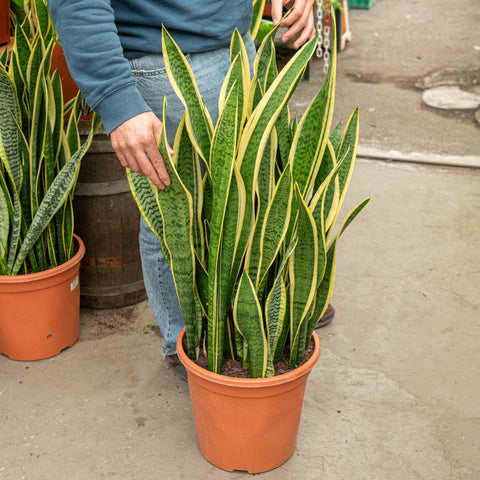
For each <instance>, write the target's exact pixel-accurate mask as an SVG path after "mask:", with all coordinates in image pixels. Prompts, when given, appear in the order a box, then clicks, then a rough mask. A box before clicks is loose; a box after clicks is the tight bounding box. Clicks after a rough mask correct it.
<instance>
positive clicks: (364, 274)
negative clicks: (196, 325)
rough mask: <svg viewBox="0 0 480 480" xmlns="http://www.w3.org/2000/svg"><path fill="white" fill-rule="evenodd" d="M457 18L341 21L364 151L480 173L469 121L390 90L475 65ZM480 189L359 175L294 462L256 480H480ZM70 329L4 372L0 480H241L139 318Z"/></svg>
mask: <svg viewBox="0 0 480 480" xmlns="http://www.w3.org/2000/svg"><path fill="white" fill-rule="evenodd" d="M457 4H463V6H464V7H465V9H462V8H459V5H457V7H456V8H455V9H454V10H452V8H451V6H450V5H451V3H450V2H446V0H436V1H433V0H429V1H423V2H420V1H418V0H405V1H402V2H398V1H395V0H377V2H376V4H375V6H374V7H373V8H372V9H371V10H369V11H360V10H355V11H354V10H351V11H350V21H351V28H352V32H353V39H352V42H351V43H350V44H349V46H348V47H347V50H345V51H344V52H342V53H341V54H340V56H339V77H338V83H337V113H336V115H337V116H338V118H342V119H345V118H346V116H347V115H348V114H349V113H350V112H351V110H353V108H354V107H355V106H356V105H357V104H360V106H361V115H362V117H361V118H362V127H361V128H362V129H361V140H360V143H361V145H362V146H364V147H365V148H367V147H368V148H377V149H378V150H381V151H382V152H385V151H388V150H391V149H393V150H396V151H399V152H402V153H405V154H406V153H412V152H420V153H421V154H423V155H425V157H426V158H440V159H443V158H444V157H445V156H447V155H449V156H465V157H467V156H469V157H472V158H473V159H474V160H475V157H476V156H477V155H478V144H479V143H478V138H479V137H478V133H479V128H478V126H476V125H475V123H474V121H471V122H470V120H469V119H468V120H467V118H466V117H465V116H466V115H469V114H470V113H473V112H463V113H460V112H454V113H453V114H452V115H454V116H443V115H442V114H440V113H438V112H435V111H430V110H429V109H427V107H424V106H423V105H422V103H421V91H420V90H419V91H418V92H417V91H416V90H415V88H414V87H411V88H403V87H401V86H399V83H398V82H397V79H398V78H407V77H408V78H409V79H410V80H411V82H413V80H414V78H417V77H422V76H424V75H427V74H428V73H429V72H432V71H435V70H440V69H441V68H443V67H445V66H451V65H459V66H460V67H462V68H469V67H470V66H474V65H475V61H477V62H478V58H479V57H480V52H476V51H475V50H473V48H470V47H471V46H472V47H473V45H470V44H471V43H472V41H473V42H474V41H475V40H474V39H473V31H474V29H475V28H476V27H477V26H478V16H479V14H480V12H479V8H478V5H477V2H476V0H461V1H460V2H457ZM420 14H424V15H426V19H423V20H422V19H420V18H417V16H418V15H420ZM406 15H413V18H407V17H406ZM448 19H450V21H448ZM409 22H410V23H409ZM412 24H413V26H412ZM407 27H408V28H407ZM428 29H431V31H430V30H428ZM432 32H434V33H432ZM375 33H378V36H375V35H374V34H375ZM387 33H388V35H387ZM370 34H371V36H369V35H370ZM380 40H382V41H380ZM476 41H477V42H478V39H477V40H476ZM468 42H469V43H468ZM372 45H376V46H377V47H378V48H377V50H376V53H375V56H373V53H372V52H373V50H372ZM422 45H423V47H422ZM412 46H413V47H415V48H414V50H413V51H412V50H411V48H413V47H412ZM417 47H418V49H420V48H421V47H422V48H427V47H428V50H427V51H426V53H421V52H420V51H417V50H416V49H417ZM467 47H468V48H467ZM409 49H410V50H409ZM409 52H410V53H409ZM475 55H477V56H476V57H475ZM416 56H420V57H421V58H422V59H423V62H421V63H420V60H418V63H416V62H414V60H415V58H416ZM477 64H478V63H477ZM413 66H415V69H414V70H412V71H410V70H409V69H410V68H413ZM313 69H314V72H313V75H312V80H311V82H302V85H301V87H300V91H299V95H297V96H296V97H295V102H297V106H296V108H298V109H299V110H300V109H301V105H300V104H301V101H302V100H301V99H302V96H304V97H305V98H306V97H311V92H310V89H312V90H313V89H317V88H318V85H317V84H316V82H319V81H320V80H319V78H320V73H319V72H321V69H322V66H321V64H320V63H319V62H318V61H316V62H314V64H313ZM315 71H316V72H317V73H318V75H317V76H316V77H315V75H314V74H315ZM357 73H358V74H359V75H361V76H362V77H361V78H362V79H365V78H370V79H371V78H377V79H378V81H376V82H375V83H372V82H367V81H359V80H358V77H356V74H357ZM354 74H355V76H354ZM370 109H374V110H370ZM455 115H456V116H455ZM436 163H441V162H436ZM479 186H480V170H479V169H476V168H458V167H456V168H454V167H447V166H442V165H440V166H433V165H429V166H426V165H421V164H413V163H406V162H397V161H394V162H391V161H380V160H372V159H364V158H360V159H359V160H358V161H357V166H356V171H355V174H354V177H353V179H352V183H351V187H350V192H349V195H348V197H347V201H346V203H347V204H346V205H345V212H346V211H348V209H349V207H353V206H354V205H356V204H357V203H358V202H360V201H361V200H363V199H364V198H365V197H367V196H369V197H371V198H372V200H371V202H370V204H369V205H368V206H367V208H366V209H365V210H364V211H363V212H362V213H361V214H360V216H359V217H358V219H356V220H355V222H354V223H353V224H352V225H351V226H350V227H349V230H347V232H346V233H345V234H344V236H342V239H341V243H340V246H339V256H338V270H337V282H336V289H335V294H334V305H335V308H336V312H337V313H336V316H335V318H334V321H333V322H332V323H331V324H330V325H328V326H327V327H324V328H323V329H321V330H319V336H320V341H321V345H322V354H321V356H320V360H319V363H318V365H317V366H316V367H315V368H314V370H313V372H312V374H311V376H310V379H309V383H308V386H307V391H306V395H305V402H304V409H303V415H302V422H301V425H300V432H299V436H298V442H297V448H296V451H295V454H294V455H293V457H292V458H291V459H290V460H289V461H288V462H287V463H286V464H284V465H283V466H281V467H279V468H278V469H276V470H274V471H272V472H269V473H265V474H261V475H259V477H260V478H262V479H265V480H268V479H272V480H273V479H275V480H291V479H311V480H317V479H325V480H367V479H368V480H372V479H373V480H385V479H388V480H416V479H422V480H477V479H478V478H480V457H479V455H478V452H479V449H480V376H479V375H478V371H479V367H480V347H479V345H480V298H479V297H480V295H479V288H478V285H480V267H479V265H480V188H479ZM81 323H82V326H81V336H80V340H79V342H78V343H77V344H76V345H75V346H74V347H72V348H71V349H68V350H66V351H64V352H62V354H61V355H59V356H57V357H54V358H51V359H48V360H43V361H39V362H15V361H11V360H9V359H8V358H6V357H0V480H21V479H26V480H60V479H61V480H63V479H65V478H69V479H70V480H104V479H105V480H106V479H108V480H110V479H115V480H144V479H155V480H157V479H158V480H164V479H165V480H166V479H175V480H176V479H178V480H180V479H195V480H206V479H209V480H223V479H230V478H235V479H240V478H250V476H249V475H248V474H246V473H244V472H236V473H233V474H229V473H227V472H223V471H221V470H219V469H217V468H215V467H213V466H212V465H210V464H209V463H208V462H207V461H206V460H204V459H203V457H202V455H201V454H200V452H199V450H198V447H197V445H196V439H195V430H194V425H193V417H192V413H191V408H190V402H189V397H188V391H187V385H186V384H185V383H184V382H182V381H181V380H179V379H178V378H176V377H175V376H174V375H173V374H172V373H171V372H170V371H168V370H167V369H166V368H165V367H164V365H163V361H162V354H161V341H162V340H161V337H160V335H159V331H158V328H157V327H156V324H155V320H154V318H153V316H152V313H151V311H150V308H149V306H148V303H146V302H143V303H140V304H137V305H135V306H132V307H126V308H122V309H117V310H110V311H92V310H85V309H84V310H82V312H81Z"/></svg>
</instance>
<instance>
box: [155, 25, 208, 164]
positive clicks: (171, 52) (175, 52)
mask: <svg viewBox="0 0 480 480" xmlns="http://www.w3.org/2000/svg"><path fill="white" fill-rule="evenodd" d="M162 51H163V57H164V60H165V67H166V70H167V74H168V78H169V79H170V83H171V85H172V87H173V89H174V91H175V93H176V94H177V96H178V98H180V100H181V101H182V103H183V104H184V106H185V109H186V117H185V121H186V125H187V130H188V133H189V134H190V137H191V139H192V143H193V145H194V147H195V148H196V149H197V151H198V152H199V154H200V155H201V156H202V157H203V159H204V160H205V161H206V162H207V161H208V158H209V157H210V142H211V138H212V132H213V125H212V120H211V118H210V114H209V113H208V111H207V109H206V107H205V105H204V103H203V99H202V97H201V96H200V92H199V90H198V87H197V83H196V81H195V77H194V75H193V72H192V69H191V67H190V65H189V64H188V62H187V59H186V58H185V56H184V55H183V53H182V52H181V51H180V48H179V47H178V45H177V44H176V43H175V41H174V40H173V38H172V37H171V36H170V34H169V33H168V32H167V30H166V29H165V28H162Z"/></svg>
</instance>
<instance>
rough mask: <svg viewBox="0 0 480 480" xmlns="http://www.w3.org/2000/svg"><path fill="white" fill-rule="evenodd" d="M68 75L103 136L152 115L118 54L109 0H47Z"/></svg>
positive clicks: (119, 50) (121, 54) (120, 52)
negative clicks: (95, 116) (96, 117)
mask: <svg viewBox="0 0 480 480" xmlns="http://www.w3.org/2000/svg"><path fill="white" fill-rule="evenodd" d="M48 8H49V10H50V14H51V16H52V20H53V23H54V25H55V29H56V31H57V34H58V37H59V39H60V42H61V44H62V47H63V51H64V53H65V58H66V60H67V65H68V68H69V70H70V73H71V75H72V77H73V79H74V80H75V83H76V84H77V85H78V87H79V88H80V90H81V92H82V93H83V95H84V96H85V99H86V101H87V103H88V105H89V106H90V107H91V108H92V109H93V110H95V111H96V112H97V113H98V114H99V115H100V116H101V117H102V121H103V125H104V127H105V130H106V131H107V133H108V134H110V133H111V132H112V130H114V129H115V128H116V127H118V126H119V125H121V124H122V123H123V122H125V121H126V120H128V119H129V118H132V117H134V116H135V115H138V114H140V113H143V112H146V111H149V110H151V109H150V107H149V106H148V105H147V104H146V102H145V101H144V100H143V98H142V96H141V95H140V92H139V91H138V90H137V88H136V86H135V80H134V79H133V78H132V76H131V69H130V64H129V63H128V60H127V59H126V58H125V57H124V55H123V49H122V46H121V44H120V39H119V37H118V32H117V29H116V26H115V18H114V12H113V9H112V8H111V5H110V1H109V0H48Z"/></svg>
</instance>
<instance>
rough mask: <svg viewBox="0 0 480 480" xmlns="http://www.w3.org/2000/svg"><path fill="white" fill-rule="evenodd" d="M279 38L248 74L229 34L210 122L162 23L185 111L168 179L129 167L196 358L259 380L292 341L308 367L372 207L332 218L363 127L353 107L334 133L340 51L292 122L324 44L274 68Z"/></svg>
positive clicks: (239, 45)
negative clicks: (346, 238) (343, 241)
mask: <svg viewBox="0 0 480 480" xmlns="http://www.w3.org/2000/svg"><path fill="white" fill-rule="evenodd" d="M274 35H275V30H274V31H272V32H271V33H270V34H269V35H268V36H267V37H266V38H265V39H264V41H263V43H262V44H261V46H260V47H259V51H258V56H257V59H256V61H255V71H254V72H253V75H252V76H251V72H250V71H249V63H248V59H247V54H246V50H245V46H244V45H243V42H242V38H241V36H240V35H239V33H238V32H235V33H234V34H233V36H232V41H231V48H230V52H231V67H230V69H229V71H228V74H227V76H226V78H225V81H224V83H223V88H222V90H221V93H220V98H219V107H220V108H219V111H220V115H219V119H218V121H217V122H216V125H213V124H212V120H211V118H210V115H209V113H208V111H207V110H206V108H205V106H204V103H203V101H202V98H201V96H200V94H199V91H198V88H197V85H196V82H195V78H194V76H193V74H192V71H191V69H190V67H189V64H188V62H187V60H186V58H185V56H184V55H183V54H182V52H181V51H180V50H179V48H178V46H177V45H176V43H175V42H174V40H173V39H172V37H171V36H170V35H169V34H168V32H167V31H166V30H165V29H164V30H163V34H162V41H163V52H164V58H165V66H166V69H167V72H168V76H169V79H170V82H171V84H172V86H173V88H174V90H175V92H176V93H177V95H178V96H179V97H180V99H181V100H182V102H183V104H184V105H185V108H186V113H185V115H184V117H183V120H182V122H181V124H180V126H179V127H178V130H177V134H176V139H175V144H174V147H173V151H174V154H173V156H171V155H170V153H169V149H168V148H167V139H166V134H165V131H164V130H163V131H162V134H161V136H160V139H159V150H160V153H161V154H162V156H163V158H164V160H165V163H166V166H167V170H168V173H169V175H170V178H171V185H170V186H168V187H167V188H165V189H164V190H159V189H157V188H156V187H154V186H153V184H152V183H151V182H149V180H147V179H146V178H145V177H142V176H141V175H138V174H136V173H134V172H132V171H128V172H127V174H128V178H129V182H130V187H131V190H132V193H133V196H134V198H135V200H136V202H137V205H138V207H139V209H140V212H141V213H142V215H143V217H144V219H145V220H146V222H147V224H148V225H149V226H150V228H151V229H152V231H153V232H154V233H155V234H156V235H157V236H158V238H159V242H160V244H161V247H162V249H163V253H164V255H165V258H166V259H167V261H168V263H169V265H170V268H171V270H172V274H173V278H174V281H175V285H176V289H177V293H178V297H179V302H180V306H181V309H182V313H183V316H184V320H185V327H186V337H187V344H188V355H189V357H190V358H192V359H193V360H195V359H197V358H198V356H199V353H200V351H202V350H203V351H205V352H206V353H207V354H208V367H209V369H210V370H211V371H213V372H216V373H221V365H222V360H223V359H225V358H236V359H238V360H240V361H242V363H243V366H244V367H245V368H247V369H249V370H250V372H251V375H252V377H265V376H271V375H273V374H274V364H275V363H276V362H278V360H279V359H280V357H281V355H282V352H283V351H284V350H286V352H288V353H289V358H290V365H291V367H292V368H295V367H297V366H298V365H299V364H300V363H301V362H302V360H303V358H304V352H305V349H306V347H307V345H308V343H309V339H310V338H311V336H312V332H313V329H314V327H315V324H316V322H317V321H318V320H319V318H320V317H321V316H322V314H323V313H324V311H325V310H326V307H327V306H328V302H329V300H330V298H331V297H332V292H333V285H334V280H335V269H336V261H337V258H336V247H337V244H338V240H339V238H340V235H341V234H342V233H343V232H344V231H345V229H346V228H347V226H348V225H349V224H350V223H351V221H352V220H353V219H354V218H355V216H356V215H357V214H358V213H359V212H360V211H361V210H362V208H363V207H364V206H365V205H366V204H367V202H368V199H367V200H365V201H363V202H362V203H360V204H359V205H358V206H357V207H356V208H354V209H353V210H352V211H351V212H350V213H348V214H347V215H346V216H345V217H344V220H343V222H342V223H341V225H340V226H339V228H336V227H335V225H336V221H337V219H338V217H339V212H340V208H341V207H342V204H343V201H344V199H345V195H346V192H347V188H348V185H349V182H350V179H351V176H352V171H353V167H354V163H355V156H356V150H357V142H358V128H359V127H358V109H355V111H354V112H353V114H352V115H351V117H350V119H349V120H348V122H347V124H346V126H345V129H344V130H343V132H341V131H340V127H337V128H335V129H331V122H332V113H333V103H334V91H335V68H336V53H335V50H334V51H333V52H332V61H331V64H330V69H329V71H328V74H327V77H326V80H325V83H324V85H323V87H322V88H321V90H320V91H319V92H318V94H317V95H316V97H315V98H314V99H313V101H312V102H311V104H310V105H309V107H308V108H307V110H306V112H305V113H304V115H303V116H302V118H301V119H300V120H299V121H297V120H296V119H293V120H291V119H290V114H289V109H288V106H287V103H288V101H289V99H290V98H291V96H292V94H293V93H294V91H295V89H296V87H297V85H298V84H299V82H300V80H301V78H302V75H303V73H304V71H305V68H306V66H307V63H308V61H309V59H310V57H311V55H312V54H313V52H314V51H315V48H316V41H317V40H316V39H313V40H311V41H310V42H308V43H307V44H306V45H304V46H303V47H302V49H301V50H299V51H298V52H297V53H296V54H295V55H294V56H293V57H292V58H291V60H290V61H289V62H288V64H287V65H286V66H285V67H284V68H283V69H282V71H281V72H278V71H277V67H276V63H275V50H274V44H273V36H274ZM333 45H335V42H333ZM252 78H253V79H252ZM166 108H167V105H164V116H165V113H166Z"/></svg>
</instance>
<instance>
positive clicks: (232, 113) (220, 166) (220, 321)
mask: <svg viewBox="0 0 480 480" xmlns="http://www.w3.org/2000/svg"><path fill="white" fill-rule="evenodd" d="M237 108H238V84H237V83H235V84H234V85H233V87H232V89H231V91H230V93H229V95H228V97H227V100H226V102H225V107H224V109H223V111H222V113H221V115H220V118H219V120H218V122H217V126H216V128H215V133H214V136H213V140H212V147H211V154H210V166H211V172H212V184H213V186H214V190H213V205H212V220H211V222H212V223H211V230H210V245H209V263H208V318H209V325H208V326H209V329H208V349H209V355H208V357H209V369H210V370H211V371H213V372H215V373H219V372H220V369H221V364H222V355H223V348H224V346H223V342H224V335H225V327H226V322H227V313H228V312H227V299H226V298H225V293H226V292H225V290H224V289H226V288H227V287H228V284H229V276H227V278H224V277H223V276H222V275H221V272H222V265H221V258H222V256H221V249H222V248H230V249H231V250H232V251H233V249H234V248H235V245H234V244H233V242H232V239H231V237H230V236H229V234H227V233H226V232H225V233H224V231H223V224H224V219H225V212H226V206H227V198H228V192H229V190H230V183H231V179H232V174H233V165H234V158H235V151H236V144H237V135H236V133H237ZM229 233H230V232H229Z"/></svg>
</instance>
